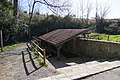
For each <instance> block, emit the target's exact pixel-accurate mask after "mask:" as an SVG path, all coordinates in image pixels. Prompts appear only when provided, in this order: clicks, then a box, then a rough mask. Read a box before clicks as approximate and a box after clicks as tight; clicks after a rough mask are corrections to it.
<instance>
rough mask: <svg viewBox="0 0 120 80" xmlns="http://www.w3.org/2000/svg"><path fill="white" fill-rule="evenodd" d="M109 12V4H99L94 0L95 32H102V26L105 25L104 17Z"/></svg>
mask: <svg viewBox="0 0 120 80" xmlns="http://www.w3.org/2000/svg"><path fill="white" fill-rule="evenodd" d="M108 12H109V5H108V4H107V5H105V6H101V5H99V4H98V3H97V0H96V15H95V20H96V31H97V32H100V33H102V32H104V27H105V26H106V21H105V18H106V16H107V14H108Z"/></svg>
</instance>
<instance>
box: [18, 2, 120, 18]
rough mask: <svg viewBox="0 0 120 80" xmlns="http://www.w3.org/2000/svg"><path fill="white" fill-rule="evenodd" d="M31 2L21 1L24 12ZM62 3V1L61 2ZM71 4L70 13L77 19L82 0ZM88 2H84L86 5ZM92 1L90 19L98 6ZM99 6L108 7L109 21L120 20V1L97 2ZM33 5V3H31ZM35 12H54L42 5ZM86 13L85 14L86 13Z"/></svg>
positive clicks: (36, 7) (37, 5) (37, 6)
mask: <svg viewBox="0 0 120 80" xmlns="http://www.w3.org/2000/svg"><path fill="white" fill-rule="evenodd" d="M27 1H30V0H20V1H19V5H20V6H21V9H22V10H23V11H28V10H29V7H28V2H27ZM60 1H61V0H60ZM69 1H70V2H69V3H71V8H70V12H71V14H73V15H76V16H77V17H80V13H81V12H80V1H81V0H69ZM86 1H87V0H83V2H84V5H85V4H86ZM89 1H91V3H92V4H93V6H92V7H93V9H92V11H91V13H90V18H94V17H95V11H96V10H95V6H96V0H89ZM97 3H98V5H101V6H102V7H103V8H104V7H105V6H106V5H108V7H109V10H108V14H107V16H106V18H109V19H113V18H120V4H119V3H120V0H97ZM31 4H32V2H31ZM35 11H39V12H40V13H41V14H46V13H48V14H52V12H51V11H50V10H48V9H47V7H46V6H44V5H41V4H36V6H35ZM84 13H85V12H84Z"/></svg>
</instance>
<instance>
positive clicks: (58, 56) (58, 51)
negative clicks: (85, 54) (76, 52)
mask: <svg viewBox="0 0 120 80" xmlns="http://www.w3.org/2000/svg"><path fill="white" fill-rule="evenodd" d="M61 47H62V45H61V46H59V47H57V58H58V60H60V49H61Z"/></svg>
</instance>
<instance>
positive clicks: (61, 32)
mask: <svg viewBox="0 0 120 80" xmlns="http://www.w3.org/2000/svg"><path fill="white" fill-rule="evenodd" d="M86 31H88V30H87V29H57V30H54V31H52V32H49V33H47V34H44V35H42V36H40V37H38V38H39V39H41V40H44V41H46V42H48V43H50V44H52V45H54V46H55V47H57V46H60V45H62V44H64V43H65V42H67V41H69V40H71V39H73V38H75V37H76V36H78V35H79V34H81V33H83V32H86Z"/></svg>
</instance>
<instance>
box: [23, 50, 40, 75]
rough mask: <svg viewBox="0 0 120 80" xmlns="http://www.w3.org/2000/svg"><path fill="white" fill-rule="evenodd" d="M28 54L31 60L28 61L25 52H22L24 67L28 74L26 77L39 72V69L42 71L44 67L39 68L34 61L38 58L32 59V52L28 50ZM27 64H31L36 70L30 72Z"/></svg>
mask: <svg viewBox="0 0 120 80" xmlns="http://www.w3.org/2000/svg"><path fill="white" fill-rule="evenodd" d="M27 52H28V55H29V59H30V60H28V61H26V60H25V53H24V51H22V61H23V66H24V69H25V72H26V75H27V76H28V75H30V74H31V73H33V72H35V71H37V70H38V69H40V68H41V67H42V65H41V66H40V67H37V66H36V64H35V62H34V59H35V58H36V57H35V58H32V55H31V52H30V51H29V50H28V49H27ZM27 62H31V64H32V66H33V67H34V70H32V71H29V69H28V67H27V64H26V63H27Z"/></svg>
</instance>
